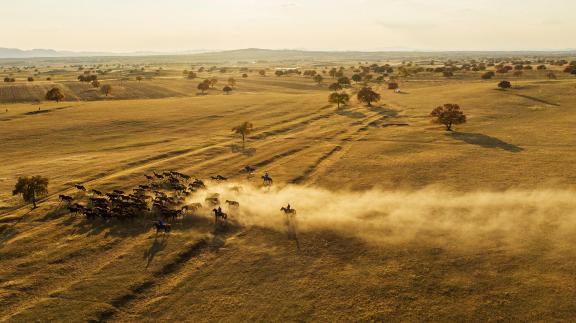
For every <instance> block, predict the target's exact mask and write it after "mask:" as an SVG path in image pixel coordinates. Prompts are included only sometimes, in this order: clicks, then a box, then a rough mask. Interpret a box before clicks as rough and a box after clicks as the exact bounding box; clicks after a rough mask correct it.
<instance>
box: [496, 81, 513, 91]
mask: <svg viewBox="0 0 576 323" xmlns="http://www.w3.org/2000/svg"><path fill="white" fill-rule="evenodd" d="M498 87H499V88H501V89H503V90H505V89H509V88H511V87H512V83H510V82H508V81H500V83H498Z"/></svg>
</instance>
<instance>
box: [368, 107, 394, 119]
mask: <svg viewBox="0 0 576 323" xmlns="http://www.w3.org/2000/svg"><path fill="white" fill-rule="evenodd" d="M368 109H369V110H370V111H372V112H376V113H378V114H380V115H383V116H385V117H390V118H395V117H397V116H398V111H397V110H394V109H389V108H385V107H376V106H372V107H368Z"/></svg>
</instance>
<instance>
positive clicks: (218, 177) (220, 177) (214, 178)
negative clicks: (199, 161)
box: [211, 175, 228, 181]
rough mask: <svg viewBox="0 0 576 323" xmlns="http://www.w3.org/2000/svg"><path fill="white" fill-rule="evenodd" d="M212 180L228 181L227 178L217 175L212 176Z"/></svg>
mask: <svg viewBox="0 0 576 323" xmlns="http://www.w3.org/2000/svg"><path fill="white" fill-rule="evenodd" d="M211 178H212V179H213V180H215V181H226V180H228V179H227V178H226V177H224V176H222V175H216V176H211Z"/></svg>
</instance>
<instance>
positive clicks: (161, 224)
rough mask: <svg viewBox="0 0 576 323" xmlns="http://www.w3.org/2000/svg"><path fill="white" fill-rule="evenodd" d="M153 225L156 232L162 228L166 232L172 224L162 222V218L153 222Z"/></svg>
mask: <svg viewBox="0 0 576 323" xmlns="http://www.w3.org/2000/svg"><path fill="white" fill-rule="evenodd" d="M154 227H156V233H158V232H160V231H162V230H164V233H168V232H170V230H171V229H172V226H171V225H170V224H168V223H166V222H164V220H162V219H160V220H158V221H156V222H154Z"/></svg>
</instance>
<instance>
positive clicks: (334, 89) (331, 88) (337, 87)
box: [328, 83, 342, 92]
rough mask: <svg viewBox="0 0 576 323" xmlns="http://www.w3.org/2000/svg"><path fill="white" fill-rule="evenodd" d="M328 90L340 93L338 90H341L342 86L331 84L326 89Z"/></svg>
mask: <svg viewBox="0 0 576 323" xmlns="http://www.w3.org/2000/svg"><path fill="white" fill-rule="evenodd" d="M328 90H330V91H333V92H336V91H340V90H342V85H340V83H332V84H330V86H329V87H328Z"/></svg>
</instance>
